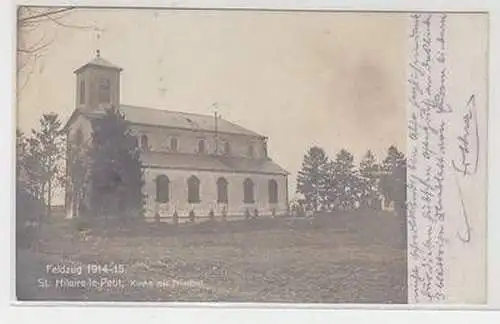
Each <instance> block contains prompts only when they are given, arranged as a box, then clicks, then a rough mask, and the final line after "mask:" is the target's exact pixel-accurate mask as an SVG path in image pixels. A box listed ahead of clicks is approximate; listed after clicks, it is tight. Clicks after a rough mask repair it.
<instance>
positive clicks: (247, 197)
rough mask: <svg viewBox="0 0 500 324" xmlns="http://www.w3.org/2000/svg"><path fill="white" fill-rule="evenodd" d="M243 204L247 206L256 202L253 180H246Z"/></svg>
mask: <svg viewBox="0 0 500 324" xmlns="http://www.w3.org/2000/svg"><path fill="white" fill-rule="evenodd" d="M243 202H244V203H247V204H253V203H254V202H255V199H254V193H253V181H252V180H251V179H246V180H245V181H244V182H243Z"/></svg>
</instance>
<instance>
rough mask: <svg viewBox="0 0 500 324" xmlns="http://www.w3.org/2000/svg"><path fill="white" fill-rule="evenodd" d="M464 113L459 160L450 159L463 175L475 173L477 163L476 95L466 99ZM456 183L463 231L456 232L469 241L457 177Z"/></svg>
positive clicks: (466, 216) (465, 241) (467, 215)
mask: <svg viewBox="0 0 500 324" xmlns="http://www.w3.org/2000/svg"><path fill="white" fill-rule="evenodd" d="M465 111H466V112H465V114H464V115H463V122H464V123H463V129H462V134H461V135H460V136H458V137H457V139H458V148H459V150H460V160H459V161H458V162H455V160H453V161H452V166H453V168H454V169H455V171H457V172H459V173H460V174H461V175H463V176H464V177H467V176H470V175H473V174H476V173H477V170H478V165H479V127H478V121H477V116H476V97H475V95H471V96H470V97H469V99H468V100H467V104H466V105H465ZM455 180H456V183H457V189H458V195H459V199H460V204H461V209H460V212H461V214H462V217H463V220H464V224H465V232H464V233H460V232H457V236H458V238H459V239H460V240H461V241H462V242H464V243H469V242H470V240H471V225H470V220H469V214H468V212H467V208H466V203H465V199H464V195H463V193H462V187H461V186H460V182H459V179H458V177H456V178H455Z"/></svg>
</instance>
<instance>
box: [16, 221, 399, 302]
mask: <svg viewBox="0 0 500 324" xmlns="http://www.w3.org/2000/svg"><path fill="white" fill-rule="evenodd" d="M71 228H73V227H72V224H71V222H69V221H57V222H53V223H52V224H47V225H44V229H43V235H42V239H41V243H40V248H39V251H38V252H37V253H35V252H34V251H30V250H18V253H17V296H18V298H19V299H20V300H81V301H84V300H92V301H193V302H199V301H223V302H281V303H285V302H299V303H406V250H405V246H406V241H405V235H404V232H405V231H404V228H405V224H404V221H403V220H402V219H399V218H398V217H396V216H395V215H393V214H390V213H383V212H379V213H376V212H373V213H370V214H368V213H366V214H361V213H358V214H331V215H325V216H324V217H322V218H320V219H318V220H315V221H314V222H312V223H309V222H306V221H297V222H288V221H284V220H264V219H262V220H254V221H252V222H243V221H235V222H227V223H222V222H216V223H205V224H190V225H181V226H180V227H179V228H178V229H174V228H172V227H170V226H167V225H164V224H159V225H158V224H151V225H148V226H146V225H143V226H141V227H140V228H136V229H134V230H124V231H118V230H110V231H106V230H103V229H101V230H96V231H93V232H91V233H90V234H88V236H82V235H80V234H78V233H77V232H75V231H74V230H71ZM63 262H64V263H65V264H66V265H68V264H70V263H72V264H73V265H74V268H75V269H77V268H78V265H82V274H80V275H64V274H52V273H47V265H53V264H61V263H63ZM111 262H114V263H116V264H118V265H119V264H122V265H123V269H122V270H124V272H125V273H112V270H117V272H120V270H119V269H118V268H110V269H109V270H110V271H108V272H107V273H106V272H105V271H104V270H106V269H104V268H101V270H102V271H101V273H95V274H89V273H87V270H88V268H87V265H88V264H101V265H104V264H109V263H111ZM94 269H95V268H94ZM62 278H66V279H69V280H72V282H78V281H81V280H83V281H85V282H86V283H88V282H89V281H88V280H89V278H91V279H93V280H95V281H94V283H95V282H99V285H98V286H95V287H92V288H89V287H79V288H78V287H77V288H68V287H63V286H64V285H60V286H58V287H55V281H56V280H59V282H62V280H61V279H62ZM44 280H46V281H44ZM106 280H115V281H114V283H118V284H119V287H111V286H112V285H111V284H110V283H111V282H112V281H106ZM41 282H49V283H51V284H52V287H42V286H41V285H40V283H41ZM149 285H153V286H149Z"/></svg>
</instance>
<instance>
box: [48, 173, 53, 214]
mask: <svg viewBox="0 0 500 324" xmlns="http://www.w3.org/2000/svg"><path fill="white" fill-rule="evenodd" d="M51 207H52V179H49V181H48V188H47V219H49V220H50V219H51V216H52V208H51Z"/></svg>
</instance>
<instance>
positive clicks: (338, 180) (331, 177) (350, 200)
mask: <svg viewBox="0 0 500 324" xmlns="http://www.w3.org/2000/svg"><path fill="white" fill-rule="evenodd" d="M297 193H299V194H301V195H302V196H303V199H301V200H299V204H300V205H301V206H302V207H304V208H305V209H307V210H310V211H334V210H344V211H346V210H354V209H358V208H375V209H379V208H381V207H382V206H381V203H383V202H385V203H392V205H393V207H394V209H395V211H396V212H398V213H403V212H404V211H405V201H406V158H405V155H404V154H403V153H402V152H400V151H399V150H398V149H397V148H396V146H391V147H389V149H388V150H387V156H386V157H385V158H384V160H383V161H382V162H381V163H378V162H377V160H376V158H375V156H374V154H373V153H372V151H370V150H368V151H367V152H366V154H365V155H364V156H363V158H362V160H361V162H360V163H359V166H357V165H355V164H354V156H353V155H352V154H351V153H349V152H348V151H347V150H345V149H342V150H340V151H339V152H338V153H337V154H336V155H335V158H334V159H330V158H329V157H328V156H327V154H326V153H325V150H324V149H322V148H320V147H318V146H313V147H311V148H309V150H308V151H307V153H306V154H305V155H304V160H303V162H302V168H301V170H300V171H299V173H298V176H297Z"/></svg>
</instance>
